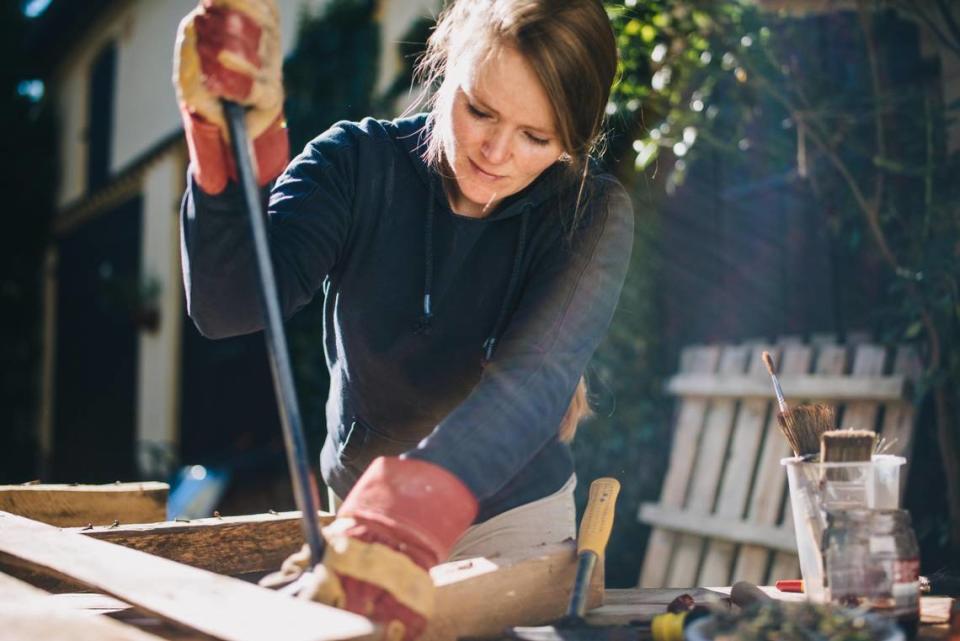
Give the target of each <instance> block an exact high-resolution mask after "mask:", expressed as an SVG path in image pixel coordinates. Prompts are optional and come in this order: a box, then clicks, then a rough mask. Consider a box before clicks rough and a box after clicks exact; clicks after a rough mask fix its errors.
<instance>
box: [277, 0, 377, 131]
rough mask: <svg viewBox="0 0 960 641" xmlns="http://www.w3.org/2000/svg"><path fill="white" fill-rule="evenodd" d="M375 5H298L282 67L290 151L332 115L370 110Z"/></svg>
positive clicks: (361, 1) (354, 116) (353, 0)
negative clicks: (318, 9) (314, 9)
mask: <svg viewBox="0 0 960 641" xmlns="http://www.w3.org/2000/svg"><path fill="white" fill-rule="evenodd" d="M375 8H376V7H375V2H373V1H372V0H332V1H331V2H329V3H326V4H325V5H324V9H323V11H322V13H320V14H314V13H311V12H310V10H309V9H307V8H304V9H302V11H303V14H302V16H301V19H300V21H299V23H298V24H299V28H298V31H297V44H296V47H295V48H294V51H293V53H292V54H291V55H290V56H289V57H288V58H287V60H286V61H285V63H284V69H283V77H284V88H285V89H286V92H287V100H286V103H285V105H284V108H285V112H286V116H287V124H288V126H289V128H290V142H291V147H292V148H293V149H294V150H299V149H301V148H302V147H303V145H304V144H306V142H307V141H309V140H310V139H312V138H313V137H314V136H316V135H317V134H319V133H321V132H322V131H324V130H325V129H327V128H328V127H329V126H330V125H332V124H333V123H335V122H336V121H338V120H360V119H361V118H363V117H365V116H369V115H372V111H373V110H372V106H373V93H374V84H375V83H376V79H377V69H378V64H377V61H378V59H379V56H380V36H379V33H380V29H379V27H378V25H377V22H376V21H375V20H374V19H373V15H374V11H375Z"/></svg>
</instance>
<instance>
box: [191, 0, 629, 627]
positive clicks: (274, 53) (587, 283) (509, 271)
mask: <svg viewBox="0 0 960 641" xmlns="http://www.w3.org/2000/svg"><path fill="white" fill-rule="evenodd" d="M277 22H278V21H277V14H276V10H275V8H274V6H273V3H272V2H270V1H268V0H204V1H203V2H202V3H201V6H200V7H198V9H197V10H196V11H194V12H193V13H191V14H190V15H189V16H187V18H186V19H185V20H184V21H183V23H182V24H181V28H180V33H179V37H178V46H177V56H176V61H175V67H176V69H175V74H174V82H175V84H176V86H177V89H178V96H179V99H180V104H181V108H182V112H183V117H184V126H185V131H186V135H187V141H188V145H189V149H190V159H191V166H190V171H189V186H188V189H187V193H186V195H185V198H184V204H183V220H182V235H183V272H184V282H185V286H186V292H187V302H188V309H189V312H190V315H191V317H192V318H193V320H194V322H195V323H196V324H197V327H198V328H199V329H200V330H201V332H203V333H204V334H206V335H207V336H210V337H223V336H231V335H235V334H241V333H245V332H252V331H255V330H257V329H259V328H260V326H261V313H260V308H259V306H258V300H257V296H258V294H257V287H256V284H255V282H256V281H255V265H254V258H253V252H252V249H251V247H250V241H249V240H248V231H247V226H246V222H245V219H244V217H243V215H242V201H241V198H240V193H239V190H238V188H237V185H236V184H235V176H234V170H233V167H232V161H231V159H230V154H229V152H228V151H227V145H226V142H225V140H226V133H225V124H224V122H223V116H222V114H221V111H220V107H219V100H220V99H221V98H228V99H231V100H234V101H237V102H240V103H242V104H245V105H249V107H250V111H249V114H248V129H249V130H250V132H251V137H252V141H251V142H252V147H253V149H254V150H255V155H256V158H257V165H258V170H259V173H258V175H259V178H260V182H261V185H262V186H263V187H264V189H265V191H264V194H265V198H267V197H268V198H269V202H268V211H269V229H270V242H271V249H272V254H273V259H274V263H275V269H276V277H277V281H278V289H279V294H280V298H281V305H282V307H283V309H284V311H285V313H286V314H287V315H288V316H289V315H290V314H293V313H294V312H296V311H297V310H298V309H300V308H301V307H303V306H304V305H306V304H307V303H308V302H309V301H310V300H311V299H312V297H313V296H314V295H316V294H317V293H318V292H320V291H322V292H323V295H324V296H325V312H324V314H325V315H324V322H325V326H324V330H325V331H324V336H325V348H326V355H327V365H328V367H329V369H330V380H331V385H330V395H329V399H328V401H327V425H328V437H327V441H326V443H325V445H324V448H323V452H322V454H321V471H322V473H323V477H324V480H325V481H326V483H327V484H328V486H329V487H330V488H331V489H332V490H333V491H334V492H335V493H336V494H337V495H338V496H343V497H345V500H344V502H343V504H342V506H341V507H340V509H339V511H338V513H337V519H336V520H335V521H334V523H333V524H332V525H331V526H329V527H328V528H326V530H325V532H324V534H325V536H326V538H327V540H328V543H329V544H328V546H327V552H326V554H325V557H324V563H323V564H322V565H321V566H318V567H317V568H314V569H313V572H312V573H310V574H309V575H308V576H307V575H305V577H303V578H301V580H300V582H299V589H300V590H301V592H303V593H307V594H308V595H310V596H314V597H315V598H318V599H321V600H324V601H326V602H332V603H336V604H339V605H341V606H343V607H346V608H348V609H351V610H354V611H357V612H362V613H364V614H367V615H369V616H371V617H372V618H374V619H377V620H379V621H382V622H384V623H386V624H387V630H388V633H389V635H390V636H391V637H392V638H395V639H401V638H405V639H413V638H416V637H417V636H419V634H420V632H421V631H422V630H423V628H424V625H425V623H426V620H427V618H428V617H429V614H430V609H431V605H430V603H431V601H430V594H431V584H430V581H429V576H428V575H427V573H426V569H427V568H429V567H430V566H431V565H433V564H435V563H437V562H439V561H442V560H445V559H446V558H448V556H449V555H450V552H451V550H452V548H453V546H454V544H455V543H456V542H457V541H458V540H460V541H461V542H462V541H468V542H469V541H470V540H471V538H472V539H473V541H472V543H470V544H469V545H467V547H466V548H463V546H461V552H465V553H476V552H478V551H480V552H481V553H482V551H483V550H484V549H486V548H485V547H484V546H485V545H487V541H488V540H489V539H490V533H491V532H499V533H501V534H502V533H504V532H517V531H520V532H525V533H526V534H521V535H520V540H521V541H526V542H527V543H530V542H531V541H532V540H533V539H531V538H530V537H531V536H534V535H535V536H538V537H539V539H538V540H537V542H543V541H544V540H560V539H563V538H566V537H567V536H571V535H572V534H573V531H574V522H575V515H574V513H573V509H572V505H573V503H572V501H573V499H572V491H573V484H574V481H573V461H572V456H571V453H570V449H569V446H568V445H567V444H566V443H564V442H563V440H562V439H561V438H559V435H558V432H557V425H559V424H561V420H562V419H563V417H564V412H565V410H566V409H567V408H568V406H569V405H570V404H571V397H572V396H573V395H574V390H575V389H576V388H577V386H578V381H579V380H580V377H581V374H582V372H583V370H584V368H585V367H586V364H587V361H588V360H589V358H590V356H591V355H592V353H593V351H594V349H595V348H596V346H597V344H598V343H599V341H600V339H601V338H602V336H603V333H604V332H605V331H606V328H607V326H608V324H609V322H610V318H611V316H612V313H613V309H614V307H615V305H616V301H617V298H618V296H619V292H620V288H621V285H622V282H623V278H624V274H625V272H626V268H627V263H628V260H629V253H630V246H631V241H632V235H633V234H632V225H633V223H632V210H631V205H630V201H629V199H628V197H627V196H626V194H625V192H624V190H623V189H622V187H620V185H619V184H618V183H617V182H616V181H615V180H614V179H613V178H612V177H611V176H609V175H607V174H602V173H600V172H599V170H597V169H596V167H595V166H594V165H593V164H592V162H591V160H590V152H591V150H592V149H593V147H594V145H595V144H596V143H597V141H598V139H599V137H600V133H601V132H600V129H601V123H602V120H603V114H604V109H605V107H606V103H607V99H608V97H609V91H610V85H611V83H612V81H613V77H614V74H615V71H616V64H617V53H616V47H615V42H614V37H613V33H612V30H611V28H610V24H609V22H608V20H607V17H606V14H605V13H604V10H603V7H602V5H601V3H600V1H599V0H489V1H487V0H484V1H478V0H460V1H459V2H457V3H455V4H453V5H451V6H450V7H448V8H447V10H445V11H444V13H443V14H442V15H441V17H440V20H439V22H438V26H437V29H436V31H435V32H434V34H433V35H432V36H431V38H430V42H429V44H428V51H427V54H426V56H425V58H424V60H423V61H422V64H421V73H422V74H423V76H424V78H425V79H426V81H427V84H428V85H431V86H438V88H437V90H436V92H435V94H434V97H433V99H432V102H431V104H430V109H429V113H428V114H421V115H416V116H413V117H410V118H404V119H399V120H395V121H378V120H372V119H365V120H364V121H362V122H360V123H346V122H341V123H338V124H336V125H334V126H333V127H332V128H330V129H329V130H328V131H326V132H324V133H323V134H321V135H320V136H318V137H317V138H316V139H314V140H313V141H312V142H310V143H309V144H308V145H307V147H306V149H304V151H303V152H302V153H301V154H300V155H299V156H297V157H296V158H295V159H294V160H293V161H292V162H291V163H290V164H289V166H287V143H286V131H285V129H284V127H283V113H282V100H283V91H282V85H281V78H280V51H279V34H278V26H277ZM271 185H272V187H271V188H270V190H269V196H267V193H268V192H267V187H270V186H271ZM581 400H582V398H581ZM576 403H577V397H574V405H576ZM568 422H569V421H568ZM491 523H494V524H496V526H495V527H492V528H491V527H490V524H491ZM471 524H474V527H473V528H471V529H470V531H469V532H468V527H469V526H471ZM485 526H487V529H486V530H485V529H484V528H485ZM551 527H555V530H554V531H552V532H547V533H546V535H544V533H543V530H545V529H550V528H551ZM465 532H467V534H466V535H465ZM531 533H533V534H531ZM371 559H373V560H371ZM384 568H388V569H384ZM287 569H288V570H292V571H293V573H294V574H296V573H297V572H298V571H299V570H298V569H297V567H296V564H295V563H291V564H287Z"/></svg>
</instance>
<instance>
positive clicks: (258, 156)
mask: <svg viewBox="0 0 960 641" xmlns="http://www.w3.org/2000/svg"><path fill="white" fill-rule="evenodd" d="M180 113H181V116H182V118H183V128H184V132H185V134H186V138H187V149H188V150H189V153H190V163H191V167H192V171H193V177H194V178H195V179H196V181H197V184H198V185H199V186H200V189H202V190H203V191H204V193H207V194H210V195H214V196H215V195H217V194H219V193H221V192H222V191H223V190H224V189H226V187H227V182H228V181H233V182H237V167H236V163H235V161H234V159H233V153H232V152H231V151H230V146H229V144H228V143H227V141H226V140H224V139H223V135H222V134H221V130H220V127H218V126H217V125H215V124H213V123H211V122H208V121H206V120H204V119H203V117H201V116H198V115H197V114H195V113H192V112H190V111H189V110H187V108H186V107H184V106H183V105H181V109H180ZM253 153H254V158H255V163H256V170H257V183H258V185H259V186H260V187H264V186H266V185H267V184H269V183H270V182H271V181H272V180H274V179H275V178H276V177H277V176H279V175H280V174H281V173H283V170H284V168H285V167H286V166H287V162H288V161H289V159H290V140H289V137H288V135H287V127H286V122H285V120H284V117H283V114H282V113H281V114H280V115H279V116H278V117H277V119H276V120H274V122H273V123H272V124H271V125H270V126H269V127H267V129H266V130H265V131H264V132H263V133H262V134H260V135H259V136H257V138H256V139H254V141H253Z"/></svg>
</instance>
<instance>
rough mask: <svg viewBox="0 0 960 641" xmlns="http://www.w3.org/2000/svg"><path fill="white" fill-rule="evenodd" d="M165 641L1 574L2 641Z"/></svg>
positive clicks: (0, 637) (0, 633) (0, 631)
mask: <svg viewBox="0 0 960 641" xmlns="http://www.w3.org/2000/svg"><path fill="white" fill-rule="evenodd" d="M60 639H62V640H64V641H67V640H69V641H164V640H163V639H162V638H161V637H157V636H154V635H153V634H149V633H147V632H143V631H141V630H139V629H137V628H135V627H133V626H129V625H125V624H123V623H118V622H116V621H113V620H111V619H108V618H105V617H98V616H84V615H83V614H82V613H81V612H79V611H77V610H76V609H72V608H64V607H60V606H58V605H57V604H56V603H54V602H52V601H51V600H50V595H48V594H47V593H46V592H44V591H42V590H38V589H36V588H34V587H33V586H31V585H29V584H27V583H23V582H22V581H18V580H17V579H14V578H12V577H9V576H7V575H5V574H0V641H27V640H29V641H54V640H60Z"/></svg>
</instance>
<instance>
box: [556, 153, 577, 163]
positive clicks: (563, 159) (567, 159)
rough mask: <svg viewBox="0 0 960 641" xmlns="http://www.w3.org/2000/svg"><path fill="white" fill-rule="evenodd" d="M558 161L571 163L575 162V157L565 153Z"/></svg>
mask: <svg viewBox="0 0 960 641" xmlns="http://www.w3.org/2000/svg"><path fill="white" fill-rule="evenodd" d="M557 160H559V161H560V162H570V161H571V160H573V156H571V155H570V154H568V153H567V152H563V153H562V154H560V157H559V158H557Z"/></svg>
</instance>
